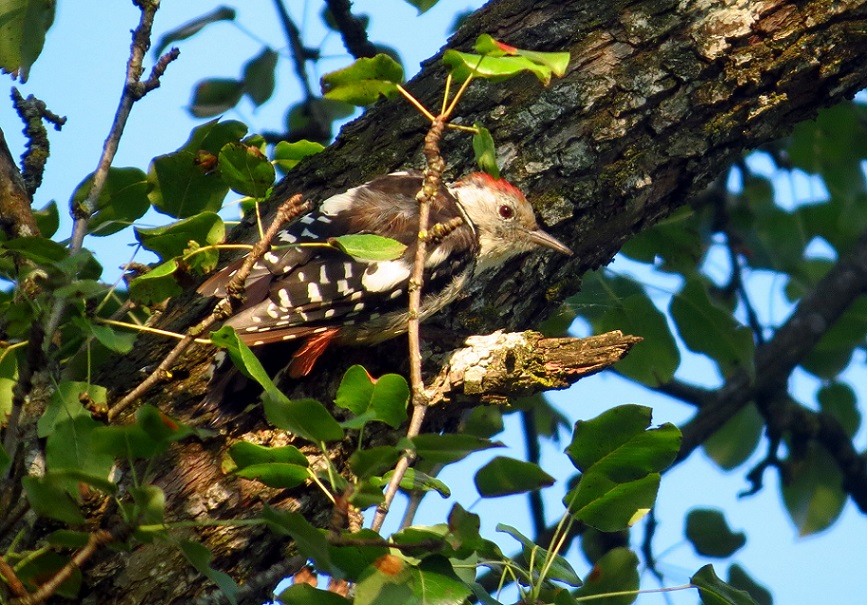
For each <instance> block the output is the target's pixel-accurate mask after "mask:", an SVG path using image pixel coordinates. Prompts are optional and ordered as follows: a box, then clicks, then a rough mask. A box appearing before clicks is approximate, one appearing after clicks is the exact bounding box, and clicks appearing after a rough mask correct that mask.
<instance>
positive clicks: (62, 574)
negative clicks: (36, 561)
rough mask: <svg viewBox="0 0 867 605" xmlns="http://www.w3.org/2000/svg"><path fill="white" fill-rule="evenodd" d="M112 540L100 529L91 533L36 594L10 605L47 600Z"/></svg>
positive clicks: (31, 604) (26, 604)
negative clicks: (81, 546) (99, 549)
mask: <svg viewBox="0 0 867 605" xmlns="http://www.w3.org/2000/svg"><path fill="white" fill-rule="evenodd" d="M114 540H115V536H114V535H113V534H112V533H111V532H110V531H108V530H105V529H100V530H97V531H95V532H93V533H92V534H90V538H89V539H88V540H87V544H86V545H85V546H84V547H83V548H82V549H81V550H79V551H78V552H77V553H75V555H74V556H73V557H72V559H70V560H69V562H68V563H67V564H66V565H64V566H63V567H61V568H60V570H58V572H57V573H56V574H54V577H52V578H51V579H50V580H48V581H47V582H45V583H44V584H43V585H42V586H40V587H39V589H38V590H37V591H36V592H34V593H32V594H29V595H27V596H23V597H20V598H17V599H12V600H11V601H10V605H37V603H43V602H44V601H45V600H46V599H48V597H50V596H51V595H53V594H54V593H55V591H56V590H57V589H58V588H59V587H60V585H61V584H63V583H64V582H65V581H66V580H68V579H69V577H70V576H71V575H72V572H74V571H75V570H76V569H79V568H81V566H82V565H84V563H85V562H86V561H87V560H88V559H89V558H90V557H91V556H93V553H95V552H96V549H97V548H99V547H100V546H103V545H105V544H108V543H109V542H113V541H114Z"/></svg>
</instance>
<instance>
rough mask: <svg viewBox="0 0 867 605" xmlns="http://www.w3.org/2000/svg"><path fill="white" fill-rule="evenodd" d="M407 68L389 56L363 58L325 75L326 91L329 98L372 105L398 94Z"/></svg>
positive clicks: (325, 93) (324, 89) (323, 85)
mask: <svg viewBox="0 0 867 605" xmlns="http://www.w3.org/2000/svg"><path fill="white" fill-rule="evenodd" d="M401 82H403V68H402V67H401V66H400V64H399V63H397V62H396V61H395V60H394V59H392V58H391V57H389V56H388V55H381V54H380V55H376V56H375V57H373V58H370V59H368V58H361V59H356V61H355V62H354V63H353V64H352V65H350V66H349V67H345V68H343V69H340V70H338V71H333V72H331V73H329V74H325V75H324V76H322V82H321V84H322V93H323V94H324V96H325V97H326V98H328V99H332V100H336V101H344V102H346V103H352V104H353V105H362V106H364V105H370V104H372V103H374V102H376V101H377V100H378V99H379V97H393V96H394V95H396V94H398V92H397V84H400V83H401Z"/></svg>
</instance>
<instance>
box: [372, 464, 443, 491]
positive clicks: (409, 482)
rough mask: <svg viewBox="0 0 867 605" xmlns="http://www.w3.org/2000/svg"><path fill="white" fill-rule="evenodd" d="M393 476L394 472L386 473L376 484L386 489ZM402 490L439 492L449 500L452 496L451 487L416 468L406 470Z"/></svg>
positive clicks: (375, 481) (402, 480)
mask: <svg viewBox="0 0 867 605" xmlns="http://www.w3.org/2000/svg"><path fill="white" fill-rule="evenodd" d="M392 475H394V471H390V472H388V473H386V474H385V475H384V476H383V477H382V479H379V480H378V481H377V480H374V483H378V485H379V486H380V487H385V486H386V485H388V482H389V481H390V480H391V477H392ZM399 485H400V489H402V490H405V491H408V492H431V491H434V492H437V493H438V494H439V495H440V496H442V497H443V498H448V497H449V496H451V495H452V492H451V490H450V489H449V486H448V485H446V484H445V483H444V482H443V481H442V480H440V479H437V478H436V477H434V476H432V475H429V474H427V473H424V472H422V471H420V470H418V469H416V468H408V469H406V473H404V475H403V479H401V480H400V484H399Z"/></svg>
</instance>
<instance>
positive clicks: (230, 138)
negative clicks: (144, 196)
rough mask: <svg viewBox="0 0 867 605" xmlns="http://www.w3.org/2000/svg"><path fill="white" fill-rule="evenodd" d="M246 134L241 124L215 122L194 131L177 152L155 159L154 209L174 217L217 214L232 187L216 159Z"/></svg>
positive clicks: (152, 169) (152, 171)
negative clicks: (222, 176)
mask: <svg viewBox="0 0 867 605" xmlns="http://www.w3.org/2000/svg"><path fill="white" fill-rule="evenodd" d="M246 132H247V127H246V126H244V125H243V124H242V123H241V122H237V121H234V120H226V121H223V122H219V121H217V120H212V121H210V122H208V123H206V124H202V125H201V126H198V127H196V128H194V129H193V130H192V132H191V133H190V138H189V140H188V141H187V142H186V143H184V145H183V146H181V148H180V149H178V150H177V151H175V152H172V153H169V154H166V155H161V156H158V157H156V158H154V160H153V161H152V162H151V166H150V170H149V172H148V182H149V183H150V184H151V186H152V190H151V192H150V193H149V198H150V201H151V203H152V204H153V205H154V207H156V209H157V210H159V211H160V212H162V213H164V214H168V215H169V216H173V217H175V218H184V217H188V216H193V215H194V214H198V213H200V212H204V211H206V210H210V211H212V212H216V211H218V210H219V209H220V207H221V206H222V204H223V198H225V197H226V193H228V191H229V187H228V186H227V185H226V184H225V183H224V182H223V179H222V178H220V174H219V172H218V171H217V170H215V167H216V161H217V157H216V156H217V154H218V153H219V152H220V149H222V147H223V145H225V144H226V143H230V142H238V141H240V139H241V137H243V136H244V134H245V133H246Z"/></svg>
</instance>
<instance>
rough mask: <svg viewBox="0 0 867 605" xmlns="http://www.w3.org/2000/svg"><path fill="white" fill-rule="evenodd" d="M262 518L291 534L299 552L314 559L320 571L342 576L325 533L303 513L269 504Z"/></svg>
mask: <svg viewBox="0 0 867 605" xmlns="http://www.w3.org/2000/svg"><path fill="white" fill-rule="evenodd" d="M262 520H264V521H265V522H266V523H267V524H268V525H269V526H270V527H271V528H272V529H274V530H276V531H277V532H279V533H281V534H284V535H288V536H291V537H292V539H293V540H294V541H295V546H296V547H297V548H298V552H300V553H301V554H303V555H304V556H306V557H309V558H310V559H312V560H313V563H314V564H315V565H316V569H317V570H318V571H320V572H321V573H327V574H329V575H331V576H333V577H336V578H340V577H342V574H341V573H340V570H339V569H338V568H337V567H335V565H334V564H333V563H332V562H331V556H330V554H329V548H328V541H327V540H326V539H325V533H324V532H323V531H321V530H319V529H316V528H315V527H313V526H312V525H311V524H310V522H309V521H307V519H305V518H304V516H303V515H302V514H300V513H295V512H290V511H283V510H276V509H273V508H271V507H270V506H269V507H266V508H265V509H264V510H263V511H262Z"/></svg>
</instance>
